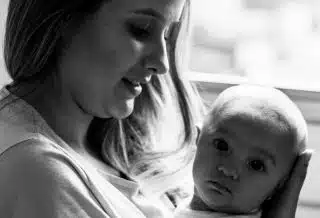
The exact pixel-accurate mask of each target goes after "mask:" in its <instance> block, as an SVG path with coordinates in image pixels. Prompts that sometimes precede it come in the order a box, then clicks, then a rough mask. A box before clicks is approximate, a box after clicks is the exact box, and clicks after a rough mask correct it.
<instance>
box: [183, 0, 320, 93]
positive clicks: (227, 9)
mask: <svg viewBox="0 0 320 218" xmlns="http://www.w3.org/2000/svg"><path fill="white" fill-rule="evenodd" d="M192 4H193V11H192V15H193V16H192V24H193V41H192V46H191V54H190V56H191V58H190V65H189V67H190V70H191V71H196V72H201V73H209V74H215V77H216V76H217V75H219V76H220V77H221V78H223V77H230V75H235V76H236V77H239V76H240V77H245V78H246V79H248V80H249V81H251V82H255V83H263V84H270V85H274V86H278V87H284V88H292V89H302V90H314V91H320V78H319V77H320V61H319V60H320V19H319V18H320V3H318V2H317V1H289V0H273V1H271V0H268V1H265V0H264V1H262V0H223V1H220V0H197V1H192ZM192 77H197V75H192Z"/></svg>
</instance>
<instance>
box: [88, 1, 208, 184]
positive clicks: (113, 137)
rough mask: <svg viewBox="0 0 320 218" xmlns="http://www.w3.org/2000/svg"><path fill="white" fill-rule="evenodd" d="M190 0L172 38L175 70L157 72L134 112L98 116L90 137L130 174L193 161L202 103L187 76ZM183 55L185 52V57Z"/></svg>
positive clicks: (139, 176) (161, 171)
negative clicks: (158, 73) (109, 116)
mask: <svg viewBox="0 0 320 218" xmlns="http://www.w3.org/2000/svg"><path fill="white" fill-rule="evenodd" d="M189 19H190V2H189V1H187V3H186V5H185V7H184V10H183V14H182V17H181V20H180V21H181V22H179V23H177V26H176V27H177V28H176V29H175V30H174V31H173V32H172V34H171V36H170V37H171V43H170V44H168V54H169V62H170V73H167V74H163V75H154V76H153V77H152V80H151V82H150V83H148V84H145V85H144V87H143V91H142V93H141V95H140V96H139V97H138V98H137V99H136V102H135V108H134V110H133V113H132V114H131V115H130V116H129V117H127V118H125V119H122V120H116V119H106V120H103V119H99V118H96V119H95V120H94V121H93V123H92V125H91V129H90V131H89V132H90V134H89V137H90V138H89V139H90V140H91V141H92V142H93V143H92V144H96V145H101V147H100V146H99V147H95V149H97V150H96V153H98V154H101V155H102V157H103V158H104V160H105V161H106V162H108V164H110V165H112V166H113V167H115V168H116V169H118V170H120V171H121V172H124V173H125V174H127V175H128V176H129V177H131V178H133V179H136V180H139V181H143V180H148V179H150V178H152V177H156V176H158V177H161V176H166V175H170V174H174V173H175V172H177V171H179V170H180V169H182V168H184V167H185V166H186V165H188V164H190V162H191V161H192V159H193V156H194V151H195V137H196V134H197V133H196V128H195V124H196V122H199V121H200V119H201V117H202V114H203V108H202V104H201V102H200V98H199V96H198V94H197V91H196V90H195V88H194V87H193V86H192V85H191V83H190V82H189V81H188V80H187V79H186V75H184V74H185V73H186V69H185V68H184V67H185V66H186V64H187V60H185V59H184V58H185V57H186V56H185V54H187V51H186V48H187V43H188V36H189V34H188V32H189V23H190V21H189ZM183 57H184V58H183Z"/></svg>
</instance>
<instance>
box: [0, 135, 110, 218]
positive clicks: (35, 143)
mask: <svg viewBox="0 0 320 218" xmlns="http://www.w3.org/2000/svg"><path fill="white" fill-rule="evenodd" d="M0 193H1V195H0V212H1V217H2V216H3V217H13V218H22V217H23V218H43V217H46V218H62V217H79V218H87V217H94V218H100V217H104V218H106V217H109V216H108V215H107V214H106V213H105V212H104V211H103V210H102V209H101V207H100V205H99V203H98V201H97V200H96V199H95V198H94V196H93V195H92V193H91V192H90V190H89V189H88V188H87V186H86V184H85V182H84V181H83V180H82V179H81V177H80V176H79V174H78V173H77V171H76V170H75V169H74V167H73V166H72V164H70V163H69V162H68V160H67V159H66V157H65V156H64V155H63V153H61V152H59V150H58V149H56V148H54V147H53V146H51V145H50V144H48V143H45V142H42V141H40V140H37V139H30V140H27V141H24V142H21V143H19V144H17V145H14V146H13V147H11V148H10V149H9V150H7V151H5V152H4V153H2V154H1V155H0Z"/></svg>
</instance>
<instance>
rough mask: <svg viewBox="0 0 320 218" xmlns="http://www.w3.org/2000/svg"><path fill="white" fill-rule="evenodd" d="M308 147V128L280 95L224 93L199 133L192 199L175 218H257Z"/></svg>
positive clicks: (247, 90) (247, 89) (261, 90)
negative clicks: (265, 203)
mask: <svg viewBox="0 0 320 218" xmlns="http://www.w3.org/2000/svg"><path fill="white" fill-rule="evenodd" d="M306 141H307V125H306V122H305V120H304V118H303V116H302V114H301V112H300V110H299V109H298V108H297V106H296V105H295V104H294V103H293V102H292V101H291V100H290V99H289V98H288V97H287V96H286V95H285V94H284V93H282V92H281V91H279V90H277V89H273V88H266V87H260V86H253V85H239V86H233V87H231V88H228V89H226V90H225V91H223V92H222V93H221V94H220V95H219V96H218V98H217V99H216V101H215V102H214V105H213V108H212V110H211V111H210V112H209V114H208V115H207V117H206V119H205V121H204V123H203V125H202V127H201V130H200V133H199V136H198V140H197V153H196V156H195V160H194V163H193V179H194V195H193V197H192V199H191V201H190V202H189V203H188V205H187V206H184V207H182V208H178V209H177V211H176V214H175V218H187V217H194V218H202V217H203V218H205V217H210V218H216V217H259V216H260V211H261V207H262V205H263V203H264V202H266V201H268V200H270V199H271V198H272V196H273V194H274V193H275V192H276V191H277V190H278V189H280V188H281V186H282V185H283V184H284V182H285V181H286V178H287V177H288V175H289V174H290V171H291V168H292V166H293V164H294V162H295V160H296V158H297V156H298V155H299V154H300V153H302V152H303V151H304V150H305V146H306Z"/></svg>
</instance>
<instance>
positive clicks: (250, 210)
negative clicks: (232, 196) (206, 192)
mask: <svg viewBox="0 0 320 218" xmlns="http://www.w3.org/2000/svg"><path fill="white" fill-rule="evenodd" d="M208 207H209V208H210V209H211V210H212V211H216V212H220V213H227V214H233V215H248V214H255V213H257V212H259V211H260V206H251V207H249V206H248V207H245V205H244V206H241V207H240V206H239V207H236V206H235V205H228V204H226V205H208Z"/></svg>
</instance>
